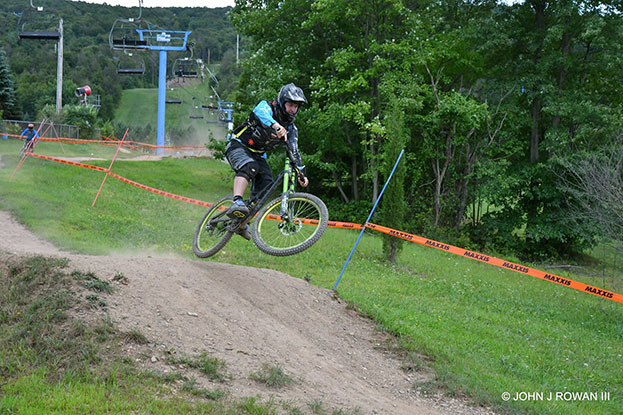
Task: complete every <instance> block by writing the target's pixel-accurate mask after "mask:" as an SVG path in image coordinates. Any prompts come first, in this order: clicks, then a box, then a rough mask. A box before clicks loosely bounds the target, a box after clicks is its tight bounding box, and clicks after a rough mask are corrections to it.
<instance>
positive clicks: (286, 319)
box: [0, 211, 491, 415]
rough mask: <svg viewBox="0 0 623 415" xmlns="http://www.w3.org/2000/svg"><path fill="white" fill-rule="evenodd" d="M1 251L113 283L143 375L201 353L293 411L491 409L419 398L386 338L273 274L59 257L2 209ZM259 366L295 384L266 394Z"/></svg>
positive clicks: (325, 297)
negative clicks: (60, 261)
mask: <svg viewBox="0 0 623 415" xmlns="http://www.w3.org/2000/svg"><path fill="white" fill-rule="evenodd" d="M249 249H254V248H253V247H252V246H251V245H250V246H249ZM0 250H1V251H5V252H9V253H11V254H14V255H32V254H43V255H48V256H63V257H67V258H69V259H70V260H71V267H72V269H73V268H75V269H78V270H81V271H85V272H88V271H92V272H94V273H95V274H96V275H97V276H98V278H100V279H105V280H109V281H113V280H120V279H122V280H123V282H124V284H119V283H115V284H116V285H117V286H118V287H119V289H118V290H116V292H115V293H114V294H113V295H112V296H111V297H110V298H109V299H108V303H109V313H110V316H111V318H112V320H113V321H114V322H115V323H116V324H117V325H118V326H119V327H120V328H121V329H122V330H138V331H139V332H141V333H142V334H144V335H145V336H146V337H147V338H148V339H149V341H150V342H151V344H150V345H149V346H145V348H144V349H142V350H140V353H139V351H138V350H132V349H128V350H127V352H128V353H129V354H130V355H132V356H134V357H137V356H142V357H141V358H140V364H141V365H142V366H144V367H146V368H149V369H152V370H160V371H170V370H172V369H173V368H171V367H167V364H166V363H165V357H166V356H165V355H166V354H170V353H179V354H180V355H181V354H183V355H186V356H194V355H196V354H198V353H202V352H205V353H207V354H208V355H209V356H213V357H218V358H220V359H222V360H224V361H225V362H226V363H227V366H226V372H227V373H228V374H230V375H231V380H228V381H227V382H226V383H225V384H214V385H213V386H214V387H215V388H219V389H225V390H226V391H227V392H229V393H230V394H231V395H232V396H235V397H240V396H255V395H258V394H259V395H261V396H262V397H264V398H269V397H271V396H272V397H274V398H275V399H276V400H283V401H289V402H295V403H296V404H298V405H300V406H305V405H306V404H307V403H310V402H314V401H318V402H322V403H323V404H324V405H325V407H328V408H343V409H344V410H348V409H353V408H359V410H360V413H362V414H392V415H413V414H457V413H461V414H490V413H491V412H490V411H488V410H485V409H483V408H473V407H469V406H467V405H465V404H464V403H462V402H460V401H458V400H453V399H447V398H441V397H439V396H437V397H435V398H426V399H425V398H422V397H421V396H420V395H418V394H417V393H416V392H415V391H414V389H413V384H414V382H416V381H418V380H422V379H421V378H422V376H424V375H422V374H418V373H414V372H405V371H403V370H402V369H401V365H402V362H401V361H400V360H399V359H398V358H396V356H395V355H393V354H392V353H391V352H389V351H388V350H387V348H386V347H385V345H386V344H387V343H386V341H387V336H385V335H383V334H382V333H379V332H378V331H376V330H375V329H374V325H373V323H372V322H371V321H369V320H367V319H365V318H363V317H361V316H359V315H358V314H357V313H355V312H354V311H352V310H351V309H349V307H347V305H346V304H345V303H344V302H343V301H340V300H339V299H336V298H335V297H334V295H333V293H332V292H331V291H329V290H325V289H321V288H318V287H315V286H313V285H310V284H308V283H307V282H305V281H303V280H300V279H297V278H293V277H290V276H288V275H286V274H283V273H280V272H277V271H273V270H267V269H258V268H249V267H242V266H234V265H227V264H220V263H215V262H207V261H189V260H183V259H179V258H175V257H156V256H149V255H132V256H129V255H112V256H86V255H74V254H71V253H66V252H60V251H59V250H57V249H56V248H55V247H54V246H52V245H51V244H49V243H47V242H45V241H42V240H41V239H39V238H37V237H36V236H35V235H33V234H32V233H30V232H29V231H28V230H26V229H25V228H24V227H23V226H22V225H20V224H19V223H17V222H16V221H15V220H14V219H12V218H11V216H10V215H9V214H7V213H6V212H1V211H0ZM119 276H123V277H124V278H119ZM115 277H116V278H115ZM135 347H138V346H135ZM145 353H148V355H147V356H151V357H149V358H145ZM266 363H268V364H274V365H278V366H279V367H280V368H282V369H283V371H284V372H285V373H286V374H288V375H289V376H291V377H292V378H294V379H295V383H294V384H292V385H290V386H287V387H285V388H283V389H279V390H274V389H271V388H269V387H267V386H263V385H262V384H260V383H258V382H256V381H253V380H251V379H250V377H249V375H250V374H251V373H252V372H257V371H258V370H259V369H260V368H261V367H262V365H263V364H266ZM197 380H198V381H199V382H200V383H202V384H204V385H205V386H207V387H210V385H211V384H210V381H209V380H207V379H197Z"/></svg>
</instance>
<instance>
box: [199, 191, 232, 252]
mask: <svg viewBox="0 0 623 415" xmlns="http://www.w3.org/2000/svg"><path fill="white" fill-rule="evenodd" d="M232 203H234V200H233V198H232V197H231V196H225V197H223V198H222V199H220V200H219V201H217V202H216V203H214V205H212V207H211V208H210V209H208V212H207V213H206V214H205V215H204V216H203V218H202V219H201V221H200V222H199V225H198V226H197V230H196V231H195V238H194V240H193V251H194V252H195V255H197V256H198V257H199V258H207V257H211V256H212V255H214V254H216V253H217V252H218V251H220V250H221V248H223V247H224V246H225V244H226V243H227V242H229V240H230V239H231V237H232V235H233V232H232V231H231V230H230V229H231V219H230V218H229V217H228V216H227V215H225V211H226V210H227V209H228V208H229V207H230V206H231V205H232Z"/></svg>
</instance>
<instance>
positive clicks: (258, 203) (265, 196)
mask: <svg viewBox="0 0 623 415" xmlns="http://www.w3.org/2000/svg"><path fill="white" fill-rule="evenodd" d="M292 173H293V172H292V164H291V162H290V159H289V158H288V157H286V161H285V166H284V169H283V170H282V171H281V173H279V174H278V175H277V177H276V178H275V179H274V180H273V182H272V184H271V185H270V186H268V187H266V188H265V189H263V190H262V191H261V192H260V194H259V195H258V197H257V198H255V199H253V200H251V202H250V204H251V208H250V210H249V214H248V215H247V216H246V217H245V218H244V219H242V220H240V221H236V222H235V223H232V225H233V226H232V229H231V230H232V231H236V230H238V229H239V228H241V227H243V226H245V225H246V224H247V223H249V222H251V220H252V219H253V218H254V217H255V214H256V213H257V212H259V210H260V209H261V208H262V206H264V204H265V203H266V202H268V201H269V199H270V195H271V194H272V193H273V191H274V190H275V189H276V188H277V186H279V182H281V181H282V180H283V188H282V189H283V192H282V194H281V210H280V215H281V218H282V219H285V220H287V219H289V215H288V196H289V195H290V193H292V192H294V186H295V183H294V176H293V174H292ZM228 220H231V219H229V217H227V216H225V212H224V211H223V212H221V213H220V214H218V215H217V216H215V217H214V218H213V219H212V220H211V221H210V222H212V223H216V222H219V221H228Z"/></svg>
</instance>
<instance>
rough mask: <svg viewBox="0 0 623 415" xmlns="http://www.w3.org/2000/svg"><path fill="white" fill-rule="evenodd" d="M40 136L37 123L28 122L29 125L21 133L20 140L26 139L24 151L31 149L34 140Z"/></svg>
mask: <svg viewBox="0 0 623 415" xmlns="http://www.w3.org/2000/svg"><path fill="white" fill-rule="evenodd" d="M38 137H39V133H37V130H35V125H34V124H33V123H30V124H28V127H27V128H26V129H25V130H24V131H22V133H21V134H20V135H19V139H20V140H26V142H25V143H24V147H23V148H24V151H28V150H30V149H31V148H32V144H33V143H32V140H33V139H34V138H38Z"/></svg>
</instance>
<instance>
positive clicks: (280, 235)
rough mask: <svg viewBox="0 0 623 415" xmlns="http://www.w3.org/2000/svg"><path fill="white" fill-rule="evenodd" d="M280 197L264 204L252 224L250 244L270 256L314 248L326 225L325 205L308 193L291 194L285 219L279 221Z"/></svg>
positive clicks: (327, 218)
mask: <svg viewBox="0 0 623 415" xmlns="http://www.w3.org/2000/svg"><path fill="white" fill-rule="evenodd" d="M280 210H281V197H278V198H277V199H275V200H273V201H271V202H269V203H268V204H266V205H265V206H264V207H263V208H262V210H260V211H259V212H258V214H257V218H256V220H255V222H253V231H252V235H253V242H255V245H256V246H257V247H258V248H259V249H260V251H262V252H265V253H267V254H269V255H276V256H287V255H294V254H298V253H299V252H302V251H304V250H306V249H307V248H309V247H310V246H312V245H313V244H315V243H316V242H317V241H318V239H320V237H321V236H322V234H323V233H324V231H325V229H326V228H327V224H328V223H329V212H328V211H327V207H326V206H325V204H324V202H323V201H322V200H320V199H319V198H317V197H316V196H314V195H310V194H308V193H292V194H291V195H290V197H289V198H288V206H287V215H286V217H283V218H282V217H281V215H280Z"/></svg>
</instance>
